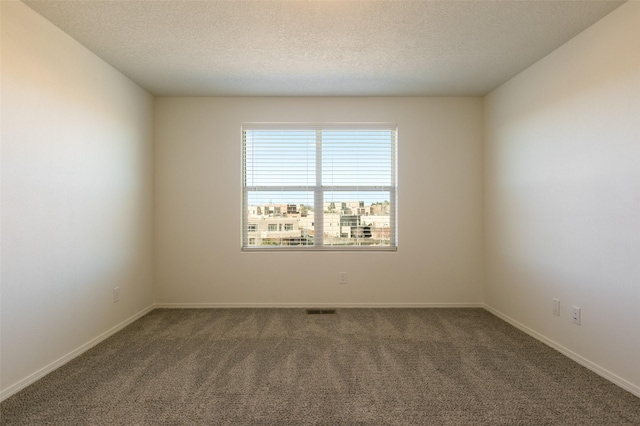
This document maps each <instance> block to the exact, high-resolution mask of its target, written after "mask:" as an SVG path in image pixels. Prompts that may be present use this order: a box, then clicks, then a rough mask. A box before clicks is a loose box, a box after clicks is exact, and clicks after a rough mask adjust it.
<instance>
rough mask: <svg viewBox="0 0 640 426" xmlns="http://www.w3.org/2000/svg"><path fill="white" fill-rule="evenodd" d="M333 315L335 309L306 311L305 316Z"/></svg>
mask: <svg viewBox="0 0 640 426" xmlns="http://www.w3.org/2000/svg"><path fill="white" fill-rule="evenodd" d="M335 313H336V310H335V309H307V315H332V314H335Z"/></svg>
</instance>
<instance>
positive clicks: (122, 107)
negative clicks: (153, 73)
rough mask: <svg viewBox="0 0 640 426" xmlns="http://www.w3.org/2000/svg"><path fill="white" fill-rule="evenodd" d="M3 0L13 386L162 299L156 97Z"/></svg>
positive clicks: (6, 381)
mask: <svg viewBox="0 0 640 426" xmlns="http://www.w3.org/2000/svg"><path fill="white" fill-rule="evenodd" d="M0 3H1V8H2V9H1V11H2V77H1V78H2V80H1V84H2V85H1V90H2V121H1V127H2V130H1V132H2V133H1V135H2V169H1V170H2V209H1V211H2V269H1V280H2V281H1V282H2V284H1V285H2V296H1V334H0V339H1V354H0V360H1V365H0V372H1V376H0V385H1V389H2V392H3V396H6V395H7V394H8V393H11V392H12V391H14V390H15V389H16V388H19V387H21V386H23V385H24V384H25V383H28V382H29V381H30V380H33V379H35V378H37V377H39V375H41V374H43V373H44V372H46V371H48V369H50V368H52V366H55V365H57V364H56V363H57V362H59V361H61V360H64V359H68V357H69V356H70V355H72V354H73V353H74V351H76V350H77V349H78V348H81V347H86V345H87V344H88V343H90V342H91V341H93V340H94V339H95V338H96V337H97V336H100V335H102V334H103V333H105V332H107V331H108V330H110V329H112V328H113V327H116V326H118V324H121V323H122V322H123V321H125V320H127V319H128V318H130V317H132V316H134V315H136V314H138V313H140V312H141V311H143V310H144V309H145V308H147V307H149V306H151V305H152V303H153V293H152V272H153V271H152V267H151V254H152V246H151V245H152V198H151V194H152V178H153V176H152V163H151V161H152V137H153V126H152V122H153V98H152V97H151V96H150V95H149V94H148V93H146V92H145V91H143V90H142V89H140V88H139V87H138V86H136V85H135V84H133V83H132V82H131V81H130V80H128V79H127V78H125V77H124V76H123V75H121V74H120V73H118V72H117V71H115V70H114V69H113V68H112V67H111V66H109V65H107V64H106V63H105V62H103V61H102V60H100V59H98V58H97V57H96V56H95V55H93V54H92V53H91V52H89V51H88V50H87V49H86V48H84V47H82V46H81V45H79V44H78V43H77V42H75V41H74V40H73V39H71V38H70V37H69V36H68V35H66V34H64V33H63V32H61V31H60V30H59V29H58V28H57V27H55V26H54V25H52V24H51V23H49V22H48V21H46V20H45V19H44V18H42V17H41V16H40V15H38V14H36V13H35V12H33V11H32V10H31V9H30V8H28V7H27V6H25V5H24V4H23V3H20V2H9V1H2V2H0ZM116 286H119V287H120V298H121V300H120V302H119V303H113V301H112V290H113V288H114V287H116Z"/></svg>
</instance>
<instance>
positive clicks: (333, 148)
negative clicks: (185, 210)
mask: <svg viewBox="0 0 640 426" xmlns="http://www.w3.org/2000/svg"><path fill="white" fill-rule="evenodd" d="M396 134H397V131H396V126H395V125H389V124H344V125H343V124H328V125H287V124H267V125H264V124H247V125H244V126H243V128H242V160H243V168H242V170H243V188H242V190H243V197H242V199H243V220H242V226H243V238H242V247H243V249H269V250H272V249H286V248H291V246H295V249H296V250H309V249H316V250H320V249H322V250H336V249H338V250H395V249H396V247H397V211H396V210H397V200H396V197H397V179H396ZM256 223H257V224H258V225H257V229H256V226H255V225H254V224H256ZM261 223H264V224H265V225H261ZM252 225H254V227H253V228H252V227H251V226H252ZM253 231H258V232H257V233H256V234H252V235H251V239H249V235H248V233H249V232H253ZM284 231H286V232H284ZM254 237H255V238H254Z"/></svg>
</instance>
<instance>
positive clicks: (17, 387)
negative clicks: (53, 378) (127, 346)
mask: <svg viewBox="0 0 640 426" xmlns="http://www.w3.org/2000/svg"><path fill="white" fill-rule="evenodd" d="M154 309H155V306H154V305H150V306H148V307H146V308H145V309H143V310H142V311H140V312H138V313H137V314H135V315H133V316H131V317H129V318H127V319H126V320H124V321H122V322H121V323H120V324H118V325H116V326H114V327H112V328H110V329H109V330H107V331H105V332H104V333H102V334H101V335H99V336H98V337H95V338H94V339H91V340H90V341H88V342H87V343H85V344H84V345H82V346H80V347H78V348H76V349H74V350H73V351H71V352H69V353H68V354H66V355H64V356H63V357H61V358H59V359H57V360H55V361H54V362H52V363H51V364H49V365H47V366H45V367H43V368H41V369H40V370H38V371H36V372H35V373H33V374H31V375H29V376H27V377H25V378H24V379H22V380H20V381H19V382H17V383H14V384H13V385H11V386H9V387H8V388H7V389H5V390H3V391H0V402H1V401H4V400H5V399H7V398H9V397H10V396H11V395H13V394H15V393H18V392H19V391H21V390H22V389H24V388H26V387H27V386H29V385H30V384H32V383H34V382H35V381H37V380H39V379H41V378H42V377H44V376H46V375H47V374H49V373H51V372H52V371H53V370H55V369H57V368H59V367H62V366H63V365H64V364H66V363H68V362H69V361H71V360H72V359H74V358H75V357H77V356H79V355H82V354H83V353H84V352H86V351H88V350H89V349H91V348H92V347H94V346H95V345H97V344H98V343H100V342H102V341H103V340H106V339H107V338H109V337H111V336H112V335H114V334H116V333H117V332H118V331H120V330H122V329H123V328H125V327H126V326H128V325H129V324H131V323H133V322H134V321H136V320H138V319H140V318H142V317H143V316H144V315H146V314H148V313H149V312H151V311H152V310H154Z"/></svg>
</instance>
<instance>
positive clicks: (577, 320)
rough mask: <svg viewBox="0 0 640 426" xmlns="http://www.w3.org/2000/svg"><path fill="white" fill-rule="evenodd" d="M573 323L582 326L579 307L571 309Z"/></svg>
mask: <svg viewBox="0 0 640 426" xmlns="http://www.w3.org/2000/svg"><path fill="white" fill-rule="evenodd" d="M571 322H573V323H574V324H577V325H580V308H579V307H577V306H572V307H571Z"/></svg>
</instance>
